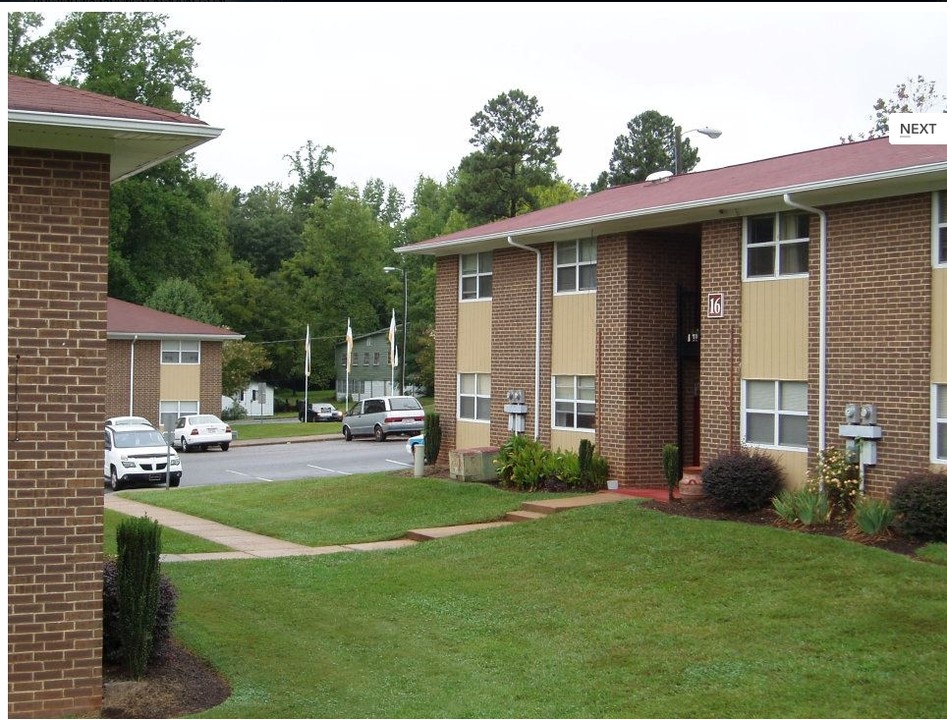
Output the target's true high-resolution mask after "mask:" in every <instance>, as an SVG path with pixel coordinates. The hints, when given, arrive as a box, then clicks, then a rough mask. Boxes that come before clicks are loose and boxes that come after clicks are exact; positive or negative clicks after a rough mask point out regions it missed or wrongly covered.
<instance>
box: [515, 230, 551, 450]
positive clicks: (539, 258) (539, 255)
mask: <svg viewBox="0 0 947 720" xmlns="http://www.w3.org/2000/svg"><path fill="white" fill-rule="evenodd" d="M506 241H507V243H509V244H510V245H512V246H513V247H515V248H519V249H520V250H528V251H529V252H531V253H535V254H536V328H535V329H536V333H535V334H536V347H535V349H534V352H535V358H536V359H535V363H534V367H533V405H534V407H533V439H534V440H539V328H540V320H541V319H542V317H541V311H540V308H541V306H540V291H541V290H542V287H541V282H542V267H543V255H542V252H540V251H539V250H537V249H536V248H533V247H529V246H528V245H520V244H519V243H516V242H513V238H512V237H511V236H507V238H506Z"/></svg>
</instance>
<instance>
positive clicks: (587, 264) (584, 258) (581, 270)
mask: <svg viewBox="0 0 947 720" xmlns="http://www.w3.org/2000/svg"><path fill="white" fill-rule="evenodd" d="M597 268H598V256H597V245H596V241H595V238H585V239H584V240H569V241H568V242H561V243H556V292H558V293H567V292H588V291H590V290H595V289H596V288H597V287H598V279H597Z"/></svg>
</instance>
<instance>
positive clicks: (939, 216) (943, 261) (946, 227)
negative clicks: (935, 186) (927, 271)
mask: <svg viewBox="0 0 947 720" xmlns="http://www.w3.org/2000/svg"><path fill="white" fill-rule="evenodd" d="M931 206H932V207H931V259H932V261H933V263H934V267H941V268H947V244H945V246H944V249H943V252H941V247H940V236H941V233H943V234H944V235H947V190H939V191H936V192H934V201H933V203H931Z"/></svg>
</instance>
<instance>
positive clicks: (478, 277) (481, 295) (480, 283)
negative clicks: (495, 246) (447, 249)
mask: <svg viewBox="0 0 947 720" xmlns="http://www.w3.org/2000/svg"><path fill="white" fill-rule="evenodd" d="M485 256H486V257H489V260H490V262H489V265H490V269H489V270H484V269H483V266H484V264H485V263H484V261H483V259H484V257H485ZM470 257H475V258H476V259H477V268H476V270H474V271H472V272H465V271H464V258H470ZM459 266H460V267H459V270H460V272H459V278H460V279H459V282H458V287H457V294H458V297H459V298H460V301H461V302H477V301H479V300H491V299H493V252H490V251H488V252H480V253H465V254H463V255H461V256H460V259H459ZM471 278H473V279H474V281H475V282H476V285H477V290H476V294H475V295H472V296H468V297H464V280H465V279H471ZM488 278H489V280H490V282H489V284H488V283H487V282H486V281H487V279H488Z"/></svg>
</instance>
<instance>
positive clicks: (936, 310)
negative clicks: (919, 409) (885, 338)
mask: <svg viewBox="0 0 947 720" xmlns="http://www.w3.org/2000/svg"><path fill="white" fill-rule="evenodd" d="M932 289H933V297H932V298H931V305H932V307H931V323H932V326H931V382H934V383H947V268H935V269H934V278H933V288H932Z"/></svg>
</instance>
